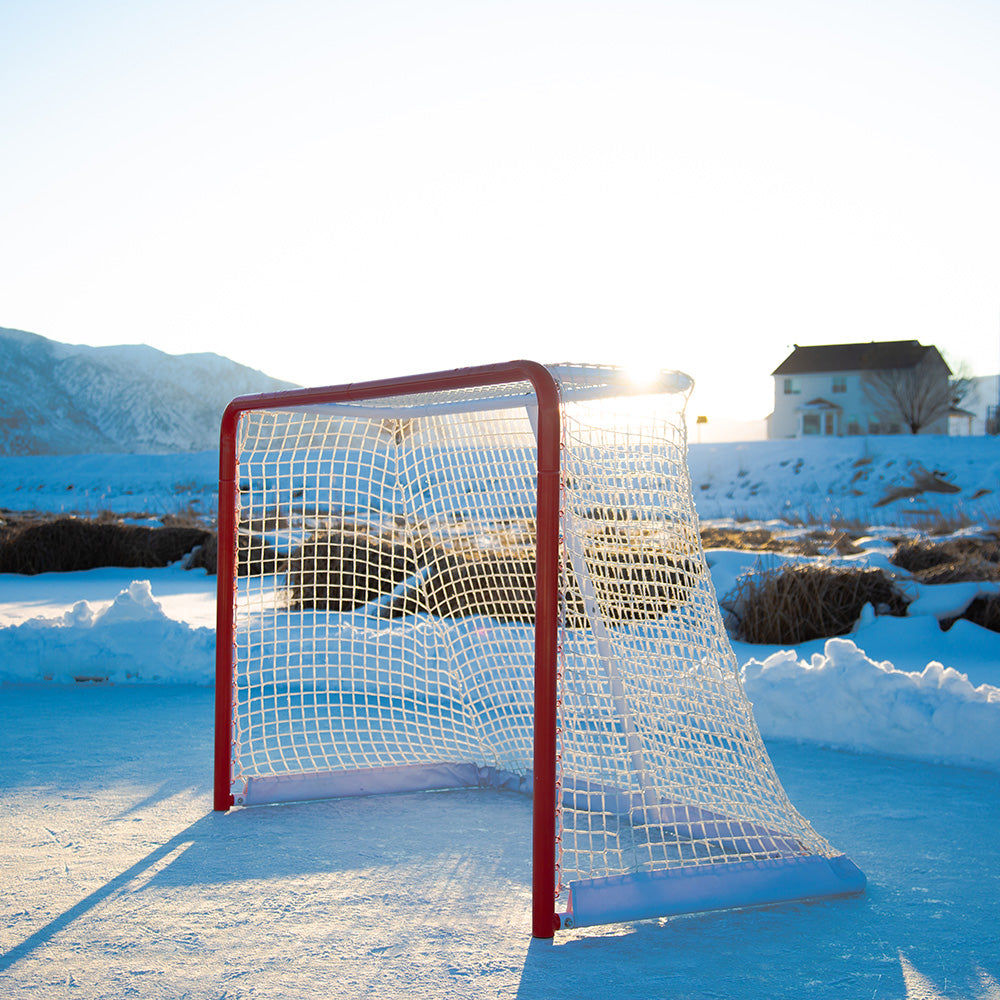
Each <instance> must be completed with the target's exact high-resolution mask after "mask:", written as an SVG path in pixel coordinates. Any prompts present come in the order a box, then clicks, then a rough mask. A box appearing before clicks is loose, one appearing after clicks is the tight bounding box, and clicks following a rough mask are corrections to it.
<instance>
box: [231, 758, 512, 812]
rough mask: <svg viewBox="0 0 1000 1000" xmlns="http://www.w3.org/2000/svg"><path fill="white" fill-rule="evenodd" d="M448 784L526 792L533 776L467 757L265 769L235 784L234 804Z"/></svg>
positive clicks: (423, 788) (423, 789)
mask: <svg viewBox="0 0 1000 1000" xmlns="http://www.w3.org/2000/svg"><path fill="white" fill-rule="evenodd" d="M449 788H500V789H504V790H508V791H514V792H521V793H523V794H530V792H531V779H530V777H529V778H524V777H520V776H518V775H515V774H512V773H510V772H508V771H503V770H500V769H498V768H493V767H480V766H478V765H476V764H471V763H454V764H452V763H439V764H400V765H398V766H395V767H392V766H390V767H369V768H359V769H357V770H353V771H320V772H315V773H308V774H268V775H262V776H260V777H255V778H249V779H247V781H246V784H245V787H243V788H240V789H238V790H236V789H234V792H233V804H234V805H237V806H254V805H265V804H270V803H276V802H306V801H309V800H311V799H332V798H345V797H349V796H355V795H385V794H388V793H391V792H428V791H438V790H442V791H443V790H445V789H449Z"/></svg>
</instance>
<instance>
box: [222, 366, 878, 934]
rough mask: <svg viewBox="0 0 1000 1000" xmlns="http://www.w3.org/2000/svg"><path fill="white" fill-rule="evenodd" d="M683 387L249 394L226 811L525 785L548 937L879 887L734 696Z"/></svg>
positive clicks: (529, 374)
mask: <svg viewBox="0 0 1000 1000" xmlns="http://www.w3.org/2000/svg"><path fill="white" fill-rule="evenodd" d="M691 386H692V383H691V380H690V378H689V377H688V376H686V375H682V374H680V373H677V372H662V373H659V374H658V375H656V376H655V377H653V378H651V379H647V380H646V381H645V382H644V383H642V384H640V383H637V382H635V381H633V380H631V379H629V378H628V377H627V375H626V374H625V373H624V372H622V371H621V370H618V369H614V368H609V367H605V366H595V365H553V366H548V367H546V366H542V365H539V364H537V363H535V362H526V361H518V362H509V363H504V364H499V365H492V366H482V367H479V368H472V369H457V370H455V371H451V372H442V373H432V374H430V375H418V376H414V377H412V378H404V379H387V380H382V381H379V382H371V383H361V384H350V385H343V386H333V387H325V388H317V389H304V390H290V391H287V392H282V393H273V394H267V395H262V396H252V397H243V398H241V399H237V400H234V401H233V403H232V404H230V407H229V408H228V409H227V411H226V415H225V416H224V418H223V426H222V437H221V449H220V493H219V602H218V609H219V617H218V630H217V637H218V638H217V642H218V646H217V687H216V692H217V694H216V797H215V804H216V808H217V809H228V808H230V807H231V806H232V805H252V804H256V803H264V802H288V801H296V800H301V799H307V798H310V799H311V798H325V797H331V796H342V795H369V794H378V793H381V792H387V791H419V790H430V789H439V788H459V787H482V786H492V787H503V788H510V789H515V790H518V791H522V792H529V793H530V794H531V795H532V798H533V817H534V818H533V848H532V869H533V903H532V929H533V933H534V934H535V935H536V936H540V937H548V936H551V934H552V933H553V931H554V929H555V928H556V926H557V924H559V923H560V922H562V923H563V925H564V926H568V925H569V923H572V924H573V925H574V926H585V925H589V924H591V923H604V922H608V921H609V920H631V919H643V918H645V917H652V916H667V915H671V914H674V913H678V912H691V910H690V909H683V907H693V908H694V909H705V908H716V907H715V905H714V904H713V902H712V901H713V900H717V901H721V902H719V906H722V907H726V908H728V907H731V906H739V905H760V903H761V902H762V901H763V902H774V901H777V897H779V896H780V897H781V898H787V899H801V898H812V897H814V896H836V895H842V894H844V892H848V891H860V889H859V888H857V887H858V884H859V883H858V877H857V876H860V873H859V872H858V873H857V875H854V874H853V873H852V872H851V871H850V870H849V868H848V866H850V863H849V862H846V861H845V862H841V861H838V860H837V859H838V858H840V857H841V855H840V853H839V852H838V851H836V850H835V849H834V848H832V847H831V846H830V845H829V844H827V843H826V841H825V840H823V838H822V837H821V836H819V835H818V834H817V833H816V832H815V831H814V830H813V829H812V827H811V826H810V825H809V824H808V822H806V820H805V819H803V818H802V817H801V816H800V815H799V814H798V813H797V812H796V810H795V809H794V807H793V806H792V805H791V803H790V802H789V801H788V799H787V796H786V795H785V793H784V791H783V789H782V788H781V785H780V782H779V781H778V778H777V776H776V775H775V773H774V770H773V768H772V767H771V764H770V761H769V759H768V757H767V753H766V751H765V749H764V746H763V742H762V741H761V739H760V735H759V733H758V731H757V728H756V725H755V723H754V720H753V714H752V710H751V707H750V705H749V703H748V702H747V700H746V698H745V696H744V694H743V691H742V688H741V685H740V680H739V672H738V666H737V663H736V660H735V657H734V655H733V652H732V647H731V645H730V643H729V640H728V637H727V635H726V631H725V627H724V624H723V621H722V617H721V612H720V610H719V607H718V603H717V601H716V597H715V593H714V590H713V588H712V583H711V577H710V575H709V572H708V567H707V565H706V563H705V559H704V553H703V551H702V549H701V541H700V535H699V531H698V523H697V516H696V514H695V510H694V503H693V497H692V491H691V485H690V481H689V478H688V473H687V464H686V431H685V427H684V420H683V411H684V406H685V404H686V400H687V396H688V394H689V392H690V389H691ZM810 859H811V860H810ZM850 867H851V868H853V866H850ZM844 872H847V874H846V875H845V874H844ZM853 872H857V869H853ZM831 873H832V874H831ZM720 878H721V879H722V880H723V883H724V885H725V888H723V889H721V890H720V889H719V885H720V883H719V882H718V879H720ZM860 879H861V881H860V885H861V887H863V876H860ZM845 886H853V887H854V888H848V889H845ZM782 894H785V895H782ZM772 897H774V898H772ZM637 899H638V900H640V902H628V900H633V901H634V900H637ZM741 900H742V902H740V901H741ZM677 907H682V909H678V908H677ZM560 911H561V912H563V916H562V917H559V916H558V915H557V914H558V913H559V912H560ZM567 914H572V915H571V916H568V915H567Z"/></svg>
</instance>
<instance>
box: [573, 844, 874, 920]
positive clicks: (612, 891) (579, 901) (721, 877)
mask: <svg viewBox="0 0 1000 1000" xmlns="http://www.w3.org/2000/svg"><path fill="white" fill-rule="evenodd" d="M864 888H865V876H864V873H863V872H862V871H861V870H860V869H859V868H858V867H857V866H856V865H855V864H854V862H853V861H851V860H850V859H849V858H848V857H846V856H845V855H842V854H841V855H838V856H837V857H833V858H824V857H818V856H816V855H806V856H799V857H794V858H779V859H774V860H765V861H743V862H738V863H735V864H719V865H695V866H691V867H688V868H677V869H672V870H669V871H653V872H635V873H631V874H628V875H617V876H610V877H607V878H594V879H585V880H582V881H579V882H572V883H571V884H570V894H569V905H570V910H569V912H567V913H566V914H565V915H564V916H563V917H562V918H561V923H562V926H564V927H590V926H593V925H595V924H609V923H618V922H621V921H629V920H648V919H651V918H655V917H672V916H679V915H681V914H684V913H700V912H702V911H705V910H729V909H737V908H740V907H747V906H766V905H769V904H773V903H790V902H797V901H804V900H811V899H822V898H825V897H833V896H850V895H855V894H857V893H860V892H863V891H864Z"/></svg>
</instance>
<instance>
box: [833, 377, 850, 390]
mask: <svg viewBox="0 0 1000 1000" xmlns="http://www.w3.org/2000/svg"><path fill="white" fill-rule="evenodd" d="M833 391H834V392H847V376H846V375H834V376H833Z"/></svg>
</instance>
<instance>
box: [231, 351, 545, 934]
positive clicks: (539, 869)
mask: <svg viewBox="0 0 1000 1000" xmlns="http://www.w3.org/2000/svg"><path fill="white" fill-rule="evenodd" d="M522 380H523V381H527V382H529V383H530V384H531V386H532V388H533V389H534V392H535V399H536V401H537V406H538V466H537V469H538V525H537V541H536V559H537V571H536V572H537V580H538V590H537V595H536V605H535V684H534V690H535V704H534V722H535V726H534V775H533V806H532V933H533V935H534V936H535V937H551V936H552V934H553V932H554V931H555V930H557V929H558V925H559V918H558V917H557V916H556V915H555V914H554V912H553V910H554V906H553V900H554V899H555V870H554V866H553V860H552V851H553V844H554V842H555V837H556V825H555V823H556V819H555V818H556V646H557V641H558V639H557V629H558V605H559V594H558V588H559V391H558V388H557V386H556V383H555V380H554V379H553V377H552V375H551V373H550V372H549V371H548V370H547V369H546V368H544V367H543V366H542V365H541V364H538V363H537V362H534V361H512V362H507V363H501V364H494V365H482V366H479V367H475V368H464V369H457V370H453V371H443V372H433V373H430V374H425V375H417V376H412V377H404V378H391V379H382V380H378V381H371V382H362V383H353V384H352V383H348V384H345V385H339V386H329V387H323V388H311V389H293V390H289V391H286V392H277V393H260V394H257V395H253V396H241V397H238V398H237V399H234V400H233V401H232V402H231V403H230V404H229V406H228V407H227V408H226V411H225V414H224V415H223V419H222V429H221V434H220V451H219V528H218V530H219V555H218V598H217V601H218V603H217V608H216V614H217V619H216V621H217V638H216V682H215V691H216V702H215V809H216V810H220V811H226V810H228V809H229V808H230V807H231V806H232V805H233V794H232V791H231V790H230V779H231V765H232V712H233V704H232V669H233V657H232V649H233V640H234V635H233V631H234V626H235V616H234V614H233V607H234V604H235V599H236V545H235V538H236V511H237V483H238V475H237V446H236V442H237V430H238V425H239V421H240V418H241V417H242V416H243V414H245V413H248V412H251V411H254V410H263V409H270V408H274V407H281V408H287V407H306V408H308V407H312V406H318V405H323V404H328V403H331V402H341V401H343V402H346V401H359V400H367V399H374V398H379V397H384V396H405V395H417V394H420V393H433V392H442V391H447V390H449V389H456V388H473V387H477V386H488V385H500V384H505V383H509V382H515V381H522ZM224 539H230V540H231V541H232V542H233V544H228V545H224V544H223V540H224Z"/></svg>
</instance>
